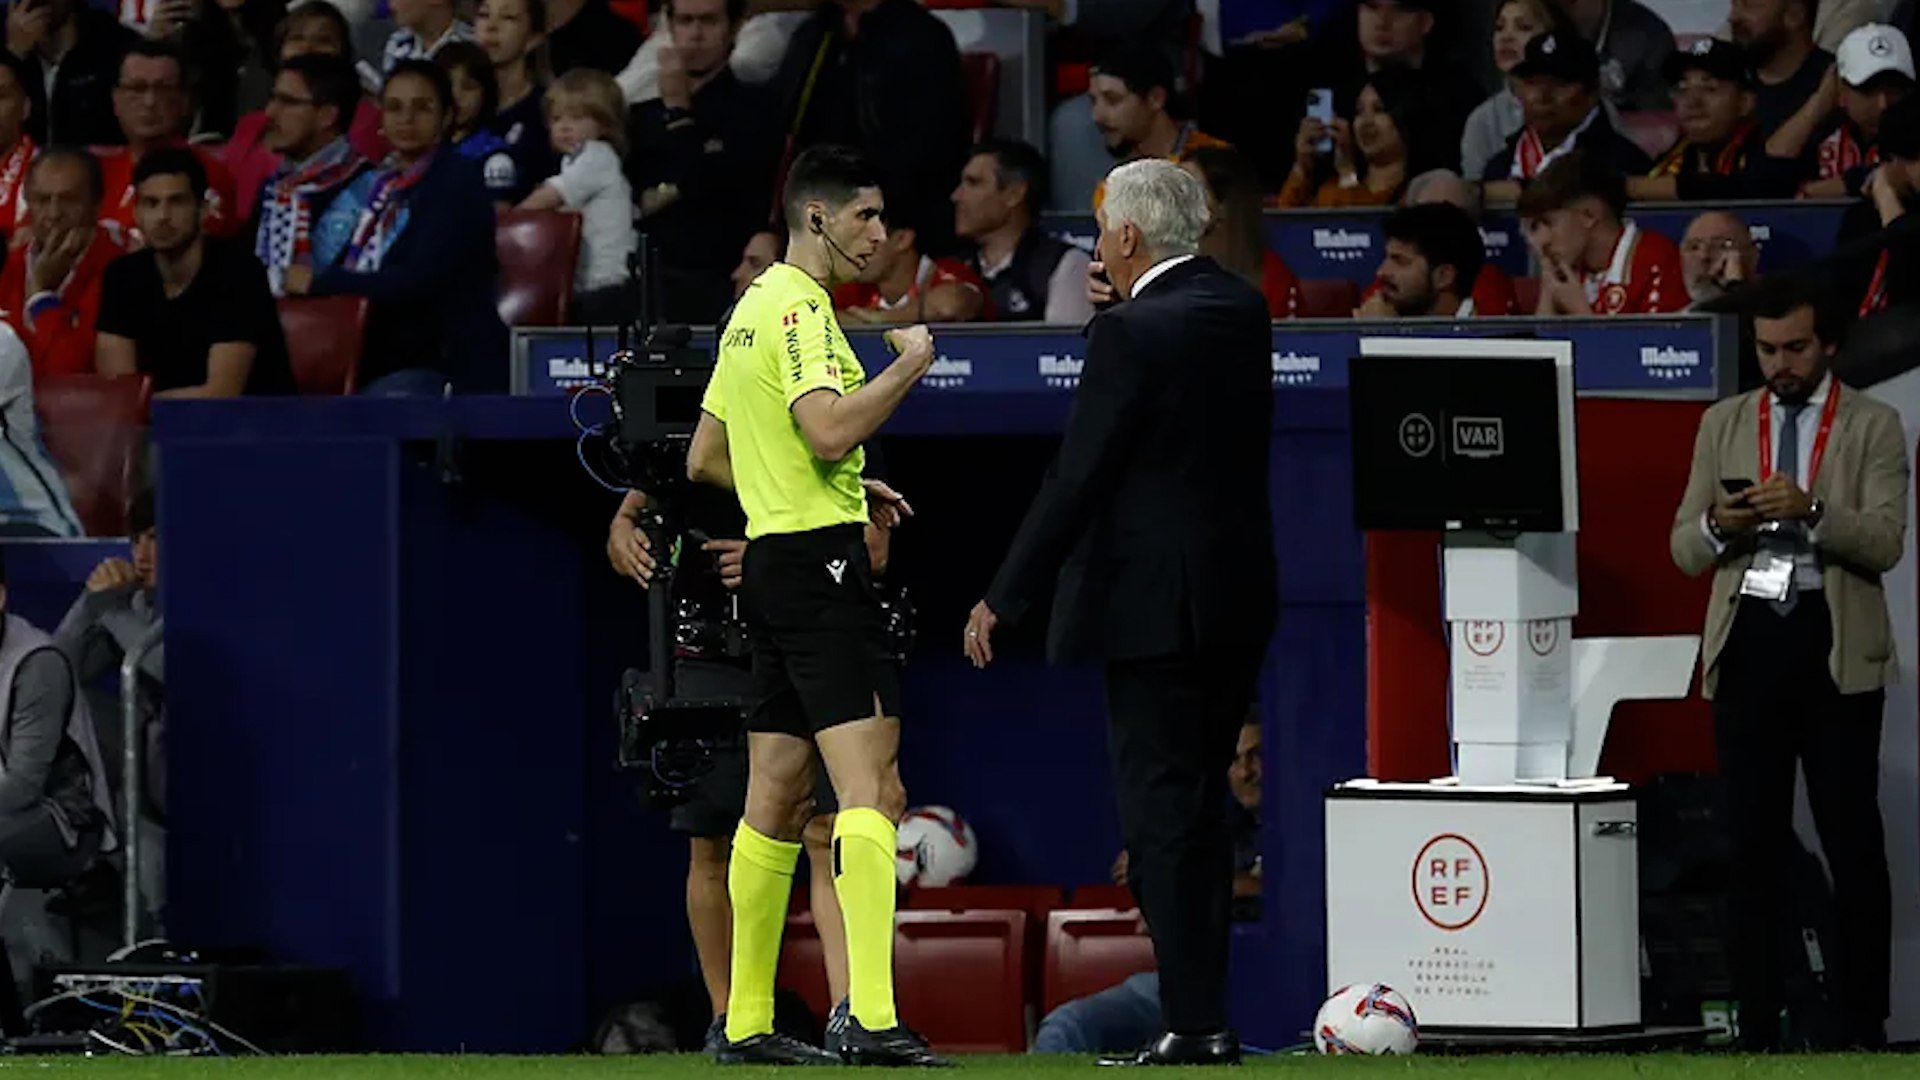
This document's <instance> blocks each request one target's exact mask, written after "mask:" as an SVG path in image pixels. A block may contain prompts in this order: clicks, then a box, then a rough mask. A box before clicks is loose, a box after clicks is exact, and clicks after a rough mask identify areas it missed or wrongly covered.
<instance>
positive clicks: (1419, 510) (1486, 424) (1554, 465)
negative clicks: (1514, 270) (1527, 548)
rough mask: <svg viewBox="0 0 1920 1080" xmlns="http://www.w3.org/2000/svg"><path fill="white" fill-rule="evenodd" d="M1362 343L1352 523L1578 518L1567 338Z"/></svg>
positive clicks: (1444, 524) (1560, 524)
mask: <svg viewBox="0 0 1920 1080" xmlns="http://www.w3.org/2000/svg"><path fill="white" fill-rule="evenodd" d="M1369 344H1373V342H1363V343H1362V355H1361V356H1359V357H1357V358H1355V359H1354V361H1353V365H1352V368H1351V370H1350V373H1349V379H1348V387H1349V405H1350V408H1351V410H1352V434H1353V485H1354V517H1355V519H1356V524H1357V525H1358V526H1359V527H1360V528H1362V529H1436V530H1444V529H1474V530H1484V531H1492V532H1561V531H1567V530H1572V529H1574V528H1576V523H1575V520H1574V519H1575V517H1576V514H1577V510H1576V508H1575V507H1576V504H1575V500H1574V498H1573V488H1574V479H1573V431H1572V425H1573V406H1572V396H1573V395H1572V356H1571V352H1570V350H1567V349H1566V346H1564V345H1560V346H1558V348H1555V347H1554V346H1553V345H1552V344H1547V345H1546V346H1545V347H1544V348H1543V346H1542V344H1541V343H1519V342H1486V341H1481V342H1474V341H1470V340H1454V341H1445V342H1436V343H1432V345H1433V349H1432V350H1431V351H1425V352H1423V351H1422V349H1421V343H1419V342H1414V341H1408V340H1402V341H1389V342H1384V343H1380V344H1381V351H1380V352H1375V353H1372V354H1369V352H1370V351H1369V350H1368V349H1367V347H1366V346H1367V345H1369ZM1516 345H1517V346H1520V347H1519V348H1514V346H1516ZM1556 352H1559V353H1561V355H1554V353H1556ZM1383 353H1384V354H1383ZM1529 353H1531V355H1528V354H1529Z"/></svg>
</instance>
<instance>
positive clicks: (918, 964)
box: [893, 911, 1028, 1054]
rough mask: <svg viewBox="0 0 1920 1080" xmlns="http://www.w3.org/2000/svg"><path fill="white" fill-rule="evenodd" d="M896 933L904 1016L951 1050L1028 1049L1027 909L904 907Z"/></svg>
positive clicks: (936, 1046) (896, 983) (896, 965)
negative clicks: (969, 909)
mask: <svg viewBox="0 0 1920 1080" xmlns="http://www.w3.org/2000/svg"><path fill="white" fill-rule="evenodd" d="M895 927H896V928H895V931H894V939H893V969H894V976H893V977H894V992H895V995H896V996H897V997H898V999H899V1002H900V1019H901V1020H902V1021H903V1022H904V1023H906V1024H907V1025H908V1026H910V1027H912V1028H913V1029H914V1030H916V1031H918V1032H920V1033H921V1034H922V1035H925V1036H926V1038H927V1042H929V1043H931V1044H932V1045H933V1047H934V1049H936V1050H941V1051H945V1052H948V1053H1011V1054H1018V1053H1022V1052H1024V1051H1025V1050H1026V1048H1027V1001H1028V996H1027V966H1026V965H1027V915H1026V913H1025V912H1023V911H962V912H952V911H903V912H901V913H900V914H899V916H898V917H897V920H896V923H895Z"/></svg>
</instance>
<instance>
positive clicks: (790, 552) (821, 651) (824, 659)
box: [740, 525, 900, 740]
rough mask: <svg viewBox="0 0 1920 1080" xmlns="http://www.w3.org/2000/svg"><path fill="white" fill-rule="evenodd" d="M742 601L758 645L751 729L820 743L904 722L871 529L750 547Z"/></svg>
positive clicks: (835, 530)
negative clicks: (872, 559)
mask: <svg viewBox="0 0 1920 1080" xmlns="http://www.w3.org/2000/svg"><path fill="white" fill-rule="evenodd" d="M740 599H741V601H742V606H743V608H744V609H745V615H746V620H747V636H748V639H749V640H750V641H751V642H752V644H753V689H754V692H753V698H752V704H751V705H750V706H749V708H748V710H747V730H748V731H765V732H777V733H780V734H785V735H794V736H798V737H799V738H802V739H808V740H811V739H812V738H813V735H814V733H815V732H818V731H823V730H825V729H827V728H830V727H834V726H836V725H838V724H845V723H848V722H850V721H853V720H866V719H869V718H871V717H872V716H873V715H874V700H875V699H876V698H878V699H879V702H880V715H882V716H895V717H897V716H899V715H900V676H899V671H898V669H897V668H896V667H895V665H894V661H893V657H892V655H891V652H890V650H889V648H888V641H887V627H886V613H885V611H884V610H883V609H882V607H881V605H880V593H879V591H878V590H877V589H876V588H875V587H874V584H873V566H872V564H871V563H869V562H868V560H867V543H866V530H865V528H864V527H863V526H860V525H834V526H831V527H829V528H825V529H815V530H813V531H811V532H804V533H779V534H773V535H768V536H762V537H760V538H759V539H757V540H754V541H752V542H750V543H748V544H747V554H746V561H745V565H744V566H743V568H742V578H741V583H740Z"/></svg>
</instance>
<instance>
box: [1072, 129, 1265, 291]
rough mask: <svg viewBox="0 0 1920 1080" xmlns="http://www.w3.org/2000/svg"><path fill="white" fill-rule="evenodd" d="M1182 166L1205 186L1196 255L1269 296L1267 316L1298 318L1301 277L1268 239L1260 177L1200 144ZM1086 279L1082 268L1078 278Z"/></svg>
mask: <svg viewBox="0 0 1920 1080" xmlns="http://www.w3.org/2000/svg"><path fill="white" fill-rule="evenodd" d="M1180 167H1181V168H1183V169H1185V170H1187V171H1188V172H1190V173H1192V174H1193V175H1194V178H1195V179H1197V180H1199V181H1200V183H1201V184H1202V185H1203V186H1205V187H1206V189H1207V231H1206V232H1205V233H1203V234H1201V236H1200V254H1202V255H1205V256H1207V257H1208V258H1210V259H1212V260H1213V261H1214V262H1217V263H1219V264H1220V265H1221V266H1222V267H1224V268H1225V269H1227V270H1230V271H1232V272H1233V273H1236V274H1238V275H1240V276H1241V277H1242V278H1245V279H1246V280H1247V281H1248V282H1249V283H1251V284H1253V285H1254V286H1256V287H1257V288H1259V290H1260V294H1261V295H1262V296H1265V297H1266V298H1267V314H1268V315H1270V316H1272V317H1273V318H1276V319H1292V318H1296V317H1298V316H1299V314H1300V279H1299V278H1298V277H1297V276H1295V275H1294V272H1293V269H1292V268H1291V267H1289V266H1288V265H1287V264H1286V262H1285V261H1284V260H1282V259H1281V258H1280V256H1279V254H1278V253H1277V252H1275V251H1274V250H1273V248H1272V247H1271V246H1269V245H1268V243H1267V223H1266V221H1265V220H1264V219H1263V216H1262V214H1261V207H1260V180H1259V177H1257V176H1255V175H1254V172H1253V166H1252V165H1251V164H1249V163H1248V162H1247V159H1246V158H1245V157H1243V156H1241V154H1240V152H1239V151H1237V150H1234V149H1233V148H1231V147H1226V146H1203V147H1201V148H1200V149H1198V150H1195V151H1194V152H1193V153H1191V154H1189V155H1187V160H1185V161H1183V162H1181V163H1180ZM1085 279H1086V273H1085V270H1084V268H1083V269H1082V272H1081V275H1080V280H1082V281H1084V280H1085ZM1083 291H1084V290H1083ZM1088 318H1092V313H1091V312H1089V313H1088Z"/></svg>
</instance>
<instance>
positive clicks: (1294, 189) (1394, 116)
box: [1279, 67, 1459, 206]
mask: <svg viewBox="0 0 1920 1080" xmlns="http://www.w3.org/2000/svg"><path fill="white" fill-rule="evenodd" d="M1432 100H1433V99H1432V88H1431V87H1430V86H1429V85H1428V83H1427V81H1426V78H1425V76H1423V75H1422V74H1420V73H1419V72H1415V71H1409V70H1407V69H1406V68H1398V67H1395V68H1387V69H1385V70H1382V71H1378V72H1375V73H1374V74H1373V75H1371V76H1369V77H1368V78H1367V83H1366V86H1364V87H1363V88H1362V89H1361V90H1360V96H1359V98H1358V99H1357V100H1356V101H1355V102H1354V112H1353V116H1352V118H1351V119H1348V118H1346V117H1336V118H1335V119H1334V121H1333V123H1331V124H1322V123H1321V122H1320V121H1318V120H1316V119H1314V118H1313V117H1310V116H1309V117H1307V118H1305V119H1303V120H1301V121H1300V132H1299V134H1298V135H1297V136H1296V137H1295V139H1294V160H1293V171H1292V172H1290V173H1288V174H1287V182H1286V184H1285V186H1283V187H1282V188H1281V189H1280V199H1279V202H1280V205H1281V206H1391V205H1392V204H1394V203H1397V202H1399V201H1400V196H1401V195H1402V194H1403V193H1405V191H1406V187H1407V181H1408V180H1410V179H1412V178H1413V177H1415V176H1418V175H1419V174H1420V173H1423V172H1425V171H1427V170H1428V169H1434V168H1440V167H1442V166H1443V165H1444V164H1445V163H1446V162H1447V161H1448V160H1450V159H1451V157H1452V156H1453V153H1454V149H1453V148H1455V147H1457V146H1458V145H1459V139H1458V138H1457V136H1456V135H1455V134H1453V133H1451V132H1450V131H1449V130H1448V129H1447V128H1446V127H1445V126H1444V124H1443V122H1442V121H1441V120H1440V119H1439V118H1438V117H1436V116H1435V115H1434V113H1433V111H1432V109H1431V105H1432ZM1322 138H1330V139H1331V141H1332V144H1333V145H1332V148H1331V151H1330V152H1328V153H1322V152H1321V151H1320V149H1319V147H1320V145H1321V140H1322Z"/></svg>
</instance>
